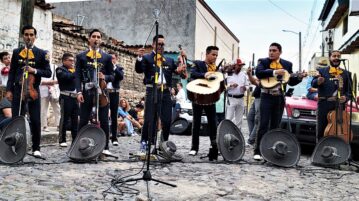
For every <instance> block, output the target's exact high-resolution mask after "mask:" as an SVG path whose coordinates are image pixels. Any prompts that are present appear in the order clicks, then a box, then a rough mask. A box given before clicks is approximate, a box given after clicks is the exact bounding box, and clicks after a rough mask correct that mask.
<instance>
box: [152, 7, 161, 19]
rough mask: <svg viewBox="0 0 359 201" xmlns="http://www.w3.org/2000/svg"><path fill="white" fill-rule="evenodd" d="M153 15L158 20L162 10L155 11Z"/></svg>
mask: <svg viewBox="0 0 359 201" xmlns="http://www.w3.org/2000/svg"><path fill="white" fill-rule="evenodd" d="M152 14H153V16H154V17H155V19H156V20H158V18H159V16H160V10H159V9H157V8H156V9H154V10H153V13H152Z"/></svg>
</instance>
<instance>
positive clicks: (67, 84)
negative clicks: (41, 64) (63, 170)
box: [56, 53, 79, 147]
mask: <svg viewBox="0 0 359 201" xmlns="http://www.w3.org/2000/svg"><path fill="white" fill-rule="evenodd" d="M74 64H75V58H74V56H73V55H72V54H69V53H65V54H64V55H63V56H62V66H60V67H58V68H56V77H57V81H58V83H59V88H60V107H61V120H60V125H59V136H60V137H59V140H60V141H59V143H60V146H61V147H67V143H66V124H67V122H68V120H69V119H70V120H71V136H72V142H73V141H74V140H75V139H76V136H77V126H78V112H79V105H78V102H77V100H76V98H77V93H76V82H75V65H74Z"/></svg>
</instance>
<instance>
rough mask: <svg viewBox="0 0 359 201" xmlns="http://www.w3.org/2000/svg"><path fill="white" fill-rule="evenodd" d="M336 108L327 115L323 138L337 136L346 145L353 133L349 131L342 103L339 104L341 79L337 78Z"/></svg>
mask: <svg viewBox="0 0 359 201" xmlns="http://www.w3.org/2000/svg"><path fill="white" fill-rule="evenodd" d="M337 78H338V100H337V101H338V103H337V104H338V108H337V109H336V110H332V111H330V112H329V113H328V115H327V119H328V125H327V126H326V127H325V130H324V136H337V137H340V138H342V139H343V140H344V141H345V142H346V143H350V142H351V141H352V140H353V133H352V131H351V130H350V129H349V121H350V115H349V113H348V112H346V111H345V110H343V109H344V108H343V105H342V103H339V97H340V94H341V90H342V89H343V78H342V77H341V76H338V77H337Z"/></svg>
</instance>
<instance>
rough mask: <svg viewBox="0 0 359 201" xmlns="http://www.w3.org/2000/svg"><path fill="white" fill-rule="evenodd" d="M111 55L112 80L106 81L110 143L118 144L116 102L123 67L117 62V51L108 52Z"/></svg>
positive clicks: (117, 100) (117, 102) (118, 98)
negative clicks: (109, 118)
mask: <svg viewBox="0 0 359 201" xmlns="http://www.w3.org/2000/svg"><path fill="white" fill-rule="evenodd" d="M109 53H110V54H111V57H112V63H113V68H114V69H113V77H114V79H113V81H112V82H109V83H107V91H108V93H109V94H108V95H109V99H110V113H111V114H110V115H111V133H112V137H111V142H112V145H114V146H118V141H117V116H118V111H117V110H118V104H119V100H120V82H121V80H123V75H124V72H123V68H122V67H121V66H120V65H118V64H117V61H118V53H117V52H113V51H111V52H109Z"/></svg>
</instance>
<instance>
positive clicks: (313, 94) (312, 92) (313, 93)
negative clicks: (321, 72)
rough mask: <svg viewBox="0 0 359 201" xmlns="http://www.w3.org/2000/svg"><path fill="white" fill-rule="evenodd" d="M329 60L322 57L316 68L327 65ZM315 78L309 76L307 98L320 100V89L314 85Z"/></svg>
mask: <svg viewBox="0 0 359 201" xmlns="http://www.w3.org/2000/svg"><path fill="white" fill-rule="evenodd" d="M327 66H328V61H327V60H326V59H321V60H320V61H319V62H318V64H317V66H316V67H315V69H316V70H318V69H319V68H323V67H327ZM313 79H314V77H313V76H309V77H308V78H307V87H306V88H307V98H308V99H310V100H318V89H317V88H314V87H312V80H313Z"/></svg>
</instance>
